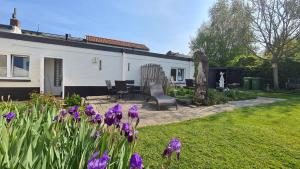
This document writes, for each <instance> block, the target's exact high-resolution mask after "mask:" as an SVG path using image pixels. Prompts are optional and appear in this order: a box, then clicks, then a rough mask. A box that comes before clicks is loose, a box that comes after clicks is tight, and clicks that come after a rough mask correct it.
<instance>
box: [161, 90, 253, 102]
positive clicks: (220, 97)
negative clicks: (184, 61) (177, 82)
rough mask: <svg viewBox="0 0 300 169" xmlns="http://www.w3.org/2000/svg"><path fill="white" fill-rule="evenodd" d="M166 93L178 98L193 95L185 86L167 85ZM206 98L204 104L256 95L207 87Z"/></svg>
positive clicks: (244, 98) (251, 97)
mask: <svg viewBox="0 0 300 169" xmlns="http://www.w3.org/2000/svg"><path fill="white" fill-rule="evenodd" d="M167 95H169V96H172V97H176V98H178V99H184V98H190V99H193V97H194V90H192V89H186V88H179V87H178V88H174V87H169V88H168V89H167ZM207 96H208V99H207V102H206V103H205V105H216V104H223V103H227V102H228V101H236V100H247V99H255V98H256V97H257V96H256V94H255V93H253V92H247V91H241V90H235V89H230V90H227V91H224V92H219V91H217V90H216V89H208V93H207Z"/></svg>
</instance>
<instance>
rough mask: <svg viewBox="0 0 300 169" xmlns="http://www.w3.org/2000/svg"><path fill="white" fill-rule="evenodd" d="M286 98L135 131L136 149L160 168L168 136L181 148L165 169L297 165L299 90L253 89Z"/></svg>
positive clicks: (299, 158) (299, 161)
mask: <svg viewBox="0 0 300 169" xmlns="http://www.w3.org/2000/svg"><path fill="white" fill-rule="evenodd" d="M258 95H259V96H272V97H281V98H286V99H288V100H287V101H283V102H278V103H274V104H270V105H261V106H256V107H251V108H242V109H237V110H235V111H231V112H224V113H220V114H217V115H214V116H210V117H207V118H202V119H196V120H190V121H185V122H181V123H174V124H169V125H161V126H150V127H144V128H141V129H140V130H139V144H138V146H137V149H136V151H137V152H140V153H141V154H142V156H143V158H144V163H145V164H146V166H149V167H150V168H160V166H159V164H160V163H161V162H160V160H161V153H162V151H163V150H164V148H165V146H166V144H167V143H168V141H169V140H170V138H173V137H177V138H179V139H180V140H181V142H182V144H183V147H182V153H181V159H180V161H179V162H174V163H172V165H171V167H170V168H180V169H185V168H186V169H190V168H300V94H290V93H279V92H278V93H262V92H261V93H258Z"/></svg>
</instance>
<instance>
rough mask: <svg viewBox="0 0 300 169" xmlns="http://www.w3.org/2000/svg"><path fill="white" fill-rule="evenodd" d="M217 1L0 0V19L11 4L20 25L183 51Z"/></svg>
mask: <svg viewBox="0 0 300 169" xmlns="http://www.w3.org/2000/svg"><path fill="white" fill-rule="evenodd" d="M215 1H216V0H0V23H1V24H9V19H10V17H11V14H12V11H13V8H17V18H18V19H19V20H20V21H21V28H23V29H27V30H33V31H37V30H38V28H39V31H40V32H47V33H54V34H62V35H63V34H66V33H68V34H71V35H72V36H75V37H82V38H84V37H85V35H95V36H100V37H104V38H111V39H118V40H125V41H130V42H136V43H142V44H145V45H147V46H148V47H149V48H150V51H151V52H157V53H166V52H168V51H169V50H172V51H174V52H179V53H183V54H188V52H189V51H190V50H189V42H190V40H191V39H192V38H193V37H194V36H196V33H197V29H198V28H199V27H200V26H201V24H202V23H204V22H206V21H208V20H209V17H208V12H209V8H210V7H211V6H212V5H213V4H214V2H215Z"/></svg>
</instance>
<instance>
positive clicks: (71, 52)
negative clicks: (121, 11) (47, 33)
mask: <svg viewBox="0 0 300 169" xmlns="http://www.w3.org/2000/svg"><path fill="white" fill-rule="evenodd" d="M0 44H1V45H0V55H7V56H8V58H9V56H11V55H13V54H16V55H24V56H29V58H30V63H29V77H22V78H16V77H0V87H2V88H5V87H38V88H40V92H45V88H46V89H47V88H48V87H47V84H46V83H45V81H46V80H47V79H48V80H47V81H49V78H50V81H52V80H53V79H52V78H53V76H52V75H49V76H48V73H47V71H52V69H51V67H53V63H51V62H48V61H46V60H45V58H58V59H62V60H63V66H62V67H63V79H62V89H61V90H62V93H63V96H64V95H65V93H64V87H65V86H105V85H106V84H105V80H111V81H112V84H113V85H114V81H115V80H134V81H135V85H137V86H139V85H140V68H141V66H142V65H145V64H149V63H154V64H159V65H161V66H162V67H163V70H164V71H165V74H166V75H167V76H168V78H170V76H171V68H183V69H184V70H185V74H184V77H185V79H189V78H193V72H194V68H193V63H192V62H191V61H186V60H185V61H183V60H175V59H171V58H170V59H166V58H159V57H153V56H147V55H145V56H142V55H134V54H128V53H124V52H123V53H121V52H110V51H102V50H96V49H87V48H78V47H70V46H63V45H53V44H47V43H39V42H30V41H24V40H15V39H8V38H0ZM8 60H10V59H8ZM50 64H51V65H50ZM128 66H129V68H128ZM45 71H46V72H45ZM45 75H46V76H47V77H45ZM5 79H7V81H5ZM9 80H14V81H9ZM18 80H20V81H18ZM22 80H28V81H26V82H24V81H22ZM49 83H50V84H52V83H53V82H49ZM45 85H46V86H45ZM57 90H59V89H55V91H56V92H55V91H54V92H55V93H57Z"/></svg>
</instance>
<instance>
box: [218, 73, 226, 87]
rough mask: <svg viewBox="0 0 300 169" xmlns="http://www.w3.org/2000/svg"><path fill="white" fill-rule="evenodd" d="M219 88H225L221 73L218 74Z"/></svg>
mask: <svg viewBox="0 0 300 169" xmlns="http://www.w3.org/2000/svg"><path fill="white" fill-rule="evenodd" d="M219 87H220V88H224V87H225V80H224V73H223V72H220V80H219Z"/></svg>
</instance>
